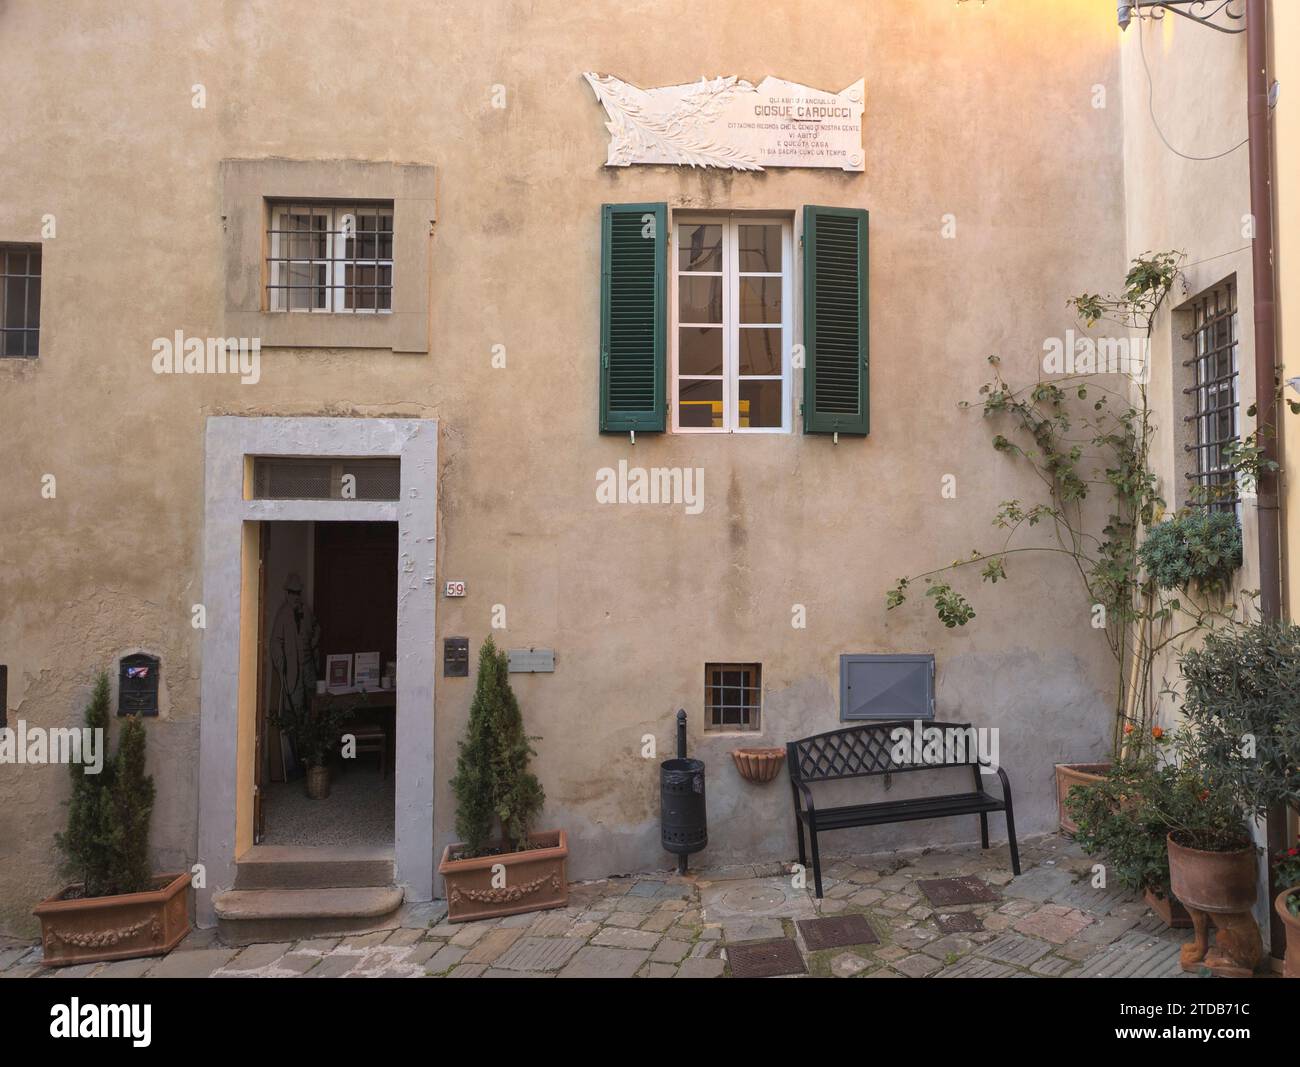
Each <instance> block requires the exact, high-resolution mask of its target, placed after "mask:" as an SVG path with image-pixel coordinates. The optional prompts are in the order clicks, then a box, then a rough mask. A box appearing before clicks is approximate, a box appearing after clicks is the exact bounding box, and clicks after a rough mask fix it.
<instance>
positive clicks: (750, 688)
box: [704, 663, 763, 730]
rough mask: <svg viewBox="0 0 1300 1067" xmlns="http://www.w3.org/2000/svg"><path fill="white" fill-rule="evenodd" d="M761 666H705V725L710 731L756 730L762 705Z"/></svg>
mask: <svg viewBox="0 0 1300 1067" xmlns="http://www.w3.org/2000/svg"><path fill="white" fill-rule="evenodd" d="M762 675H763V666H762V664H760V663H706V664H705V666H704V724H705V728H706V729H710V730H757V729H758V716H759V710H760V705H761V703H762Z"/></svg>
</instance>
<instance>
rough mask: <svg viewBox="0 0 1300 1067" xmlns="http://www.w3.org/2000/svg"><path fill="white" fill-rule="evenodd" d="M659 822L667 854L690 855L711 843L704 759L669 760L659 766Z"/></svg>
mask: <svg viewBox="0 0 1300 1067" xmlns="http://www.w3.org/2000/svg"><path fill="white" fill-rule="evenodd" d="M659 821H660V831H659V832H660V837H661V840H662V841H663V846H664V851H665V852H672V853H674V854H675V855H678V856H688V855H690V854H691V853H692V852H699V851H700V849H702V848H704V846H705V845H707V844H708V843H709V820H708V815H707V813H706V812H705V809H704V761H703V760H698V759H666V760H664V761H663V763H661V764H660V765H659Z"/></svg>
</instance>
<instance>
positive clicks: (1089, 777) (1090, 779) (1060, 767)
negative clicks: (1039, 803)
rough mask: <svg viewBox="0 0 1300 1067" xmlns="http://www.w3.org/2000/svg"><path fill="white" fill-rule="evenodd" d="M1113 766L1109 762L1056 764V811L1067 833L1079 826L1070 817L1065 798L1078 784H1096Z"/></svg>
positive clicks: (1074, 830)
mask: <svg viewBox="0 0 1300 1067" xmlns="http://www.w3.org/2000/svg"><path fill="white" fill-rule="evenodd" d="M1110 768H1111V764H1109V763H1058V764H1057V765H1056V811H1057V819H1058V821H1059V822H1060V824H1061V829H1062V830H1063V831H1064V832H1065V833H1067V834H1074V833H1076V832H1077V831H1078V829H1079V827H1078V826H1077V825H1076V824H1075V822H1074V820H1073V819H1071V818H1070V815H1069V812H1068V811H1067V810H1066V807H1065V798H1066V797H1067V796H1068V795H1069V793H1070V790H1071V789H1073V788H1074V787H1075V786H1076V785H1083V786H1088V785H1096V784H1097V783H1098V782H1100V781H1102V780H1103V779H1104V778H1105V777H1106V772H1107V771H1109V770H1110Z"/></svg>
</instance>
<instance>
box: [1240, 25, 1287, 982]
mask: <svg viewBox="0 0 1300 1067" xmlns="http://www.w3.org/2000/svg"><path fill="white" fill-rule="evenodd" d="M1266 12H1267V4H1266V0H1246V115H1247V119H1248V121H1249V136H1250V211H1251V215H1252V216H1253V217H1254V221H1255V237H1254V240H1253V241H1252V242H1251V289H1252V297H1253V303H1254V308H1255V407H1256V413H1257V414H1256V425H1257V427H1258V429H1259V434H1258V437H1257V438H1256V440H1257V442H1258V444H1259V445H1260V447H1261V448H1262V449H1263V451H1264V459H1265V460H1266V461H1267V460H1271V461H1273V462H1274V463H1276V462H1277V457H1278V431H1277V388H1276V380H1277V324H1276V309H1275V306H1274V301H1273V293H1274V291H1275V281H1274V271H1273V156H1272V146H1271V143H1270V141H1271V139H1270V137H1269V113H1268V27H1267V22H1266V18H1267V14H1266ZM1256 491H1257V493H1258V501H1257V505H1256V507H1257V509H1258V510H1257V516H1256V517H1257V519H1258V522H1259V591H1260V596H1259V608H1260V615H1261V617H1262V618H1263V620H1264V621H1266V622H1273V621H1276V620H1278V619H1281V617H1282V583H1281V543H1280V532H1279V523H1278V476H1277V473H1276V472H1275V471H1268V470H1266V471H1263V472H1262V473H1261V474H1260V477H1259V484H1258V486H1256ZM1266 825H1267V830H1266V833H1265V839H1266V843H1267V846H1268V850H1269V854H1270V855H1272V854H1273V853H1275V852H1277V851H1279V850H1280V849H1282V848H1283V847H1284V846H1285V844H1286V809H1285V808H1284V807H1282V806H1280V805H1279V806H1278V807H1276V808H1270V809H1269V811H1268V821H1267V824H1266ZM1277 892H1278V890H1277V888H1276V887H1275V886H1274V885H1273V884H1272V880H1271V879H1270V881H1269V899H1268V914H1269V919H1270V932H1271V937H1270V942H1271V947H1272V954H1273V955H1274V956H1278V957H1280V956H1281V955H1282V954H1283V952H1284V951H1285V944H1286V943H1285V940H1284V938H1285V933H1284V931H1283V929H1282V924H1281V923H1280V922H1279V921H1278V918H1277V915H1276V914H1275V913H1274V910H1273V899H1274V897H1275V896H1276V894H1277Z"/></svg>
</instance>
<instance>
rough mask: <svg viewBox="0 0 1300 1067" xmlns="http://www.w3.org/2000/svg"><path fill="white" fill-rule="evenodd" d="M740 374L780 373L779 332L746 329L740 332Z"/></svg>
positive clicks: (776, 330) (778, 330)
mask: <svg viewBox="0 0 1300 1067" xmlns="http://www.w3.org/2000/svg"><path fill="white" fill-rule="evenodd" d="M740 373H741V374H780V373H781V330H780V328H779V327H778V328H776V329H767V328H762V329H746V330H741V331H740Z"/></svg>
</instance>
